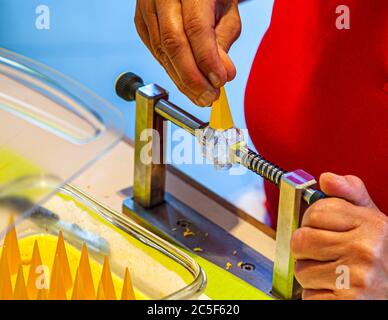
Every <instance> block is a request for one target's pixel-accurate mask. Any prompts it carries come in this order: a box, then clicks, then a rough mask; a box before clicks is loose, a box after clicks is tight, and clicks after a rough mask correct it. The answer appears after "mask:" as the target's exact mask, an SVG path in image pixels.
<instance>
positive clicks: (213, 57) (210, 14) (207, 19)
mask: <svg viewBox="0 0 388 320" xmlns="http://www.w3.org/2000/svg"><path fill="white" fill-rule="evenodd" d="M215 5H216V1H209V0H201V1H198V0H197V1H193V0H182V8H183V21H184V30H185V32H186V34H187V37H188V39H189V42H190V45H191V49H192V51H193V54H194V57H195V61H196V63H197V65H198V66H199V69H200V70H201V71H202V73H203V74H204V75H205V76H206V77H207V78H208V79H209V80H210V82H211V83H212V85H213V86H214V87H215V88H220V87H222V86H223V85H224V84H225V83H226V80H227V72H226V70H225V67H224V65H223V63H222V61H221V58H220V55H219V53H218V44H217V38H216V32H215V10H216V8H215Z"/></svg>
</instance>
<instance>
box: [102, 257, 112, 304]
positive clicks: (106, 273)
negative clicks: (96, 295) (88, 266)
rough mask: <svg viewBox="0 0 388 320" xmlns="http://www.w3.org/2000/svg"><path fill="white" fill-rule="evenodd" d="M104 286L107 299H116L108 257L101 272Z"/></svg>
mask: <svg viewBox="0 0 388 320" xmlns="http://www.w3.org/2000/svg"><path fill="white" fill-rule="evenodd" d="M101 283H102V288H103V289H104V294H105V299H106V300H116V291H115V287H114V284H113V279H112V273H111V271H110V266H109V260H108V257H105V259H104V265H103V267H102V274H101Z"/></svg>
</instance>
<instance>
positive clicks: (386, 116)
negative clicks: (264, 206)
mask: <svg viewBox="0 0 388 320" xmlns="http://www.w3.org/2000/svg"><path fill="white" fill-rule="evenodd" d="M339 5H347V6H348V7H349V9H350V29H344V30H339V29H338V28H337V26H336V20H337V18H338V16H340V14H338V13H336V8H337V6H339ZM387 57H388V1H387V0H308V1H306V0H275V6H274V12H273V17H272V22H271V26H270V28H269V30H268V31H267V33H266V35H265V37H264V39H263V41H262V43H261V45H260V47H259V50H258V52H257V55H256V58H255V61H254V63H253V66H252V70H251V74H250V78H249V81H248V85H247V88H246V96H245V115H246V121H247V125H248V129H249V132H250V135H251V137H252V140H253V143H254V144H255V147H256V148H257V150H258V151H259V152H260V153H261V154H262V155H263V156H264V157H266V158H268V160H271V161H272V162H275V163H277V164H278V165H279V166H281V167H283V168H284V169H286V170H294V169H304V170H305V171H307V172H309V173H311V174H312V175H314V176H315V177H317V178H318V177H319V175H320V174H321V173H322V172H326V171H330V172H334V173H337V174H352V175H356V176H358V177H360V178H361V179H363V181H364V182H365V184H366V186H367V188H368V190H369V193H370V194H371V196H372V198H373V200H374V201H375V203H376V204H377V205H378V206H379V208H380V209H381V210H382V211H383V212H385V213H388V95H387V94H388V72H387V71H388V59H387ZM265 188H266V193H267V203H268V207H269V210H270V212H271V214H272V218H273V219H272V222H275V221H276V212H277V202H278V190H277V188H276V187H274V186H272V185H270V184H269V183H267V184H266V185H265Z"/></svg>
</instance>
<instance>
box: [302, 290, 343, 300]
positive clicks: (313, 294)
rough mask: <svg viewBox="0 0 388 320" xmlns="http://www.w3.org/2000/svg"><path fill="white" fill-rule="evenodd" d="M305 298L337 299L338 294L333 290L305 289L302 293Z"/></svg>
mask: <svg viewBox="0 0 388 320" xmlns="http://www.w3.org/2000/svg"><path fill="white" fill-rule="evenodd" d="M302 299H303V300H336V299H338V298H337V296H336V295H335V294H334V292H333V291H331V290H311V289H305V290H303V293H302Z"/></svg>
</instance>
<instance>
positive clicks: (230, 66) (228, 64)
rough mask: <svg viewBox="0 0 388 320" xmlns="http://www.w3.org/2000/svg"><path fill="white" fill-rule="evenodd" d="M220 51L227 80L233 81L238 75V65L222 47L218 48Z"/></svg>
mask: <svg viewBox="0 0 388 320" xmlns="http://www.w3.org/2000/svg"><path fill="white" fill-rule="evenodd" d="M218 53H219V54H220V58H221V61H222V63H223V64H224V67H225V69H226V72H227V81H232V80H233V79H234V78H235V77H236V73H237V72H236V67H235V66H234V63H233V61H232V60H231V59H230V57H229V56H228V54H227V53H226V52H225V51H224V49H222V48H221V47H219V48H218Z"/></svg>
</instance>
